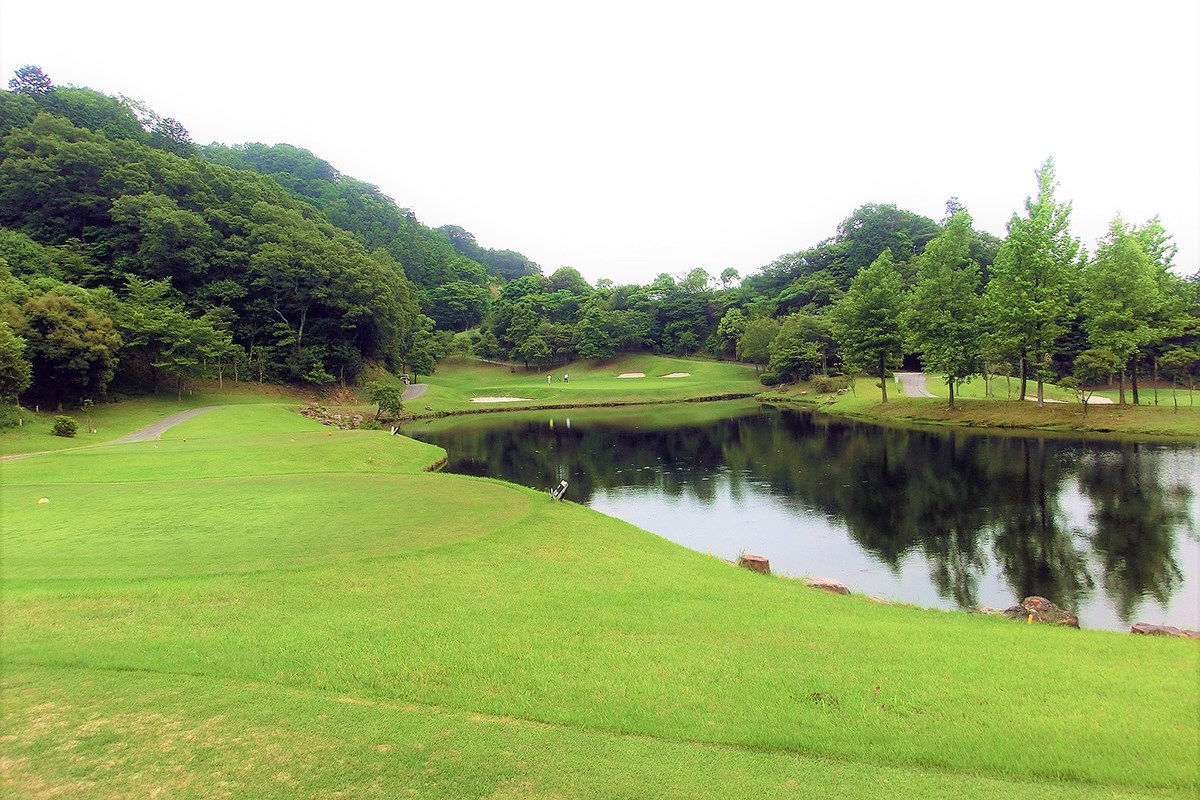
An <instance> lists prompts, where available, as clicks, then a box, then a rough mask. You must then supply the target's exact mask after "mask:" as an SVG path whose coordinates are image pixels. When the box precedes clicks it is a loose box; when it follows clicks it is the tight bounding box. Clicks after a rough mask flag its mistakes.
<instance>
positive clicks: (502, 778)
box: [0, 374, 1200, 798]
mask: <svg viewBox="0 0 1200 800" xmlns="http://www.w3.org/2000/svg"><path fill="white" fill-rule="evenodd" d="M572 382H574V374H573V375H572ZM441 455H442V453H441V451H440V450H439V449H438V448H435V447H432V446H429V445H424V444H420V443H417V442H414V441H412V440H409V439H405V438H404V437H392V436H389V435H387V434H386V433H382V432H342V431H331V430H329V429H327V428H323V427H320V426H318V425H317V424H316V423H313V422H311V421H309V420H305V419H303V418H301V417H299V416H297V415H294V414H290V413H288V412H287V411H286V410H285V409H283V408H279V407H271V406H245V405H243V406H235V407H230V408H223V409H220V410H218V411H214V412H210V413H209V414H207V415H204V416H201V417H197V418H196V419H194V420H191V421H189V422H187V423H184V424H183V425H181V426H179V427H178V428H176V429H173V430H172V431H171V432H169V433H168V434H167V435H166V436H165V437H164V438H163V439H162V440H161V441H158V442H146V443H134V444H125V445H113V446H108V447H104V448H88V449H83V450H74V451H68V452H60V453H52V454H48V455H41V456H36V457H32V458H29V459H25V460H22V461H15V462H8V463H5V464H3V465H2V466H0V468H2V469H3V470H4V472H3V478H4V480H3V485H2V486H0V503H2V505H0V507H2V508H3V509H4V525H3V532H2V534H0V535H2V537H3V538H2V544H3V553H4V559H3V561H0V580H2V581H3V595H2V597H3V625H4V628H3V633H4V637H3V642H4V645H3V662H2V666H3V676H2V680H3V692H4V698H5V702H4V704H3V715H4V719H3V727H4V731H5V735H4V737H3V738H2V739H0V753H2V755H3V758H4V764H5V769H4V771H3V778H2V780H3V781H4V784H3V786H4V789H5V793H6V795H7V796H14V797H26V796H39V795H41V796H49V795H53V794H55V793H57V794H62V795H70V796H73V797H113V796H142V795H148V794H151V793H152V792H154V791H162V790H164V789H165V790H166V791H167V792H168V793H169V794H171V795H172V796H174V797H210V796H220V795H231V796H257V797H295V796H314V797H326V796H328V797H332V796H358V797H373V796H377V797H394V796H403V795H405V794H415V795H419V796H424V797H447V798H450V797H453V798H459V797H491V798H505V797H531V796H532V797H566V796H570V797H596V798H616V797H644V796H648V795H653V796H662V797H702V796H704V797H709V796H721V797H794V796H796V795H797V793H798V792H803V793H804V794H805V795H808V794H829V795H833V796H842V797H872V798H876V797H880V798H908V797H912V796H914V795H917V796H923V797H960V796H973V797H974V796H978V797H994V798H1013V797H1029V798H1042V797H1045V796H1054V797H1068V798H1071V797H1080V798H1083V797H1097V796H1104V797H1114V796H1119V797H1192V796H1194V795H1195V793H1196V791H1197V790H1198V789H1200V764H1198V763H1197V756H1196V753H1197V752H1200V731H1198V728H1200V726H1198V724H1197V721H1196V715H1195V709H1196V708H1197V707H1200V682H1198V681H1197V680H1196V678H1197V664H1198V663H1200V661H1198V659H1197V649H1196V643H1195V642H1190V641H1181V640H1165V639H1145V638H1140V637H1131V636H1128V635H1120V634H1113V633H1106V632H1098V631H1074V630H1056V629H1049V628H1043V627H1038V626H1027V625H1020V624H1014V623H1011V622H1008V621H1007V620H998V619H992V618H976V617H971V616H968V615H963V614H946V613H940V612H930V611H922V610H919V609H912V608H901V607H895V608H891V607H881V606H876V605H873V604H871V603H868V602H865V601H863V600H860V599H858V598H854V597H850V598H846V597H835V596H829V595H825V594H823V593H820V592H817V591H815V590H811V589H808V588H807V587H804V586H803V585H800V584H799V583H798V582H795V581H789V580H785V579H779V578H764V577H762V576H758V575H754V574H751V573H749V572H746V571H743V570H739V569H736V568H733V567H731V566H729V565H727V564H725V563H723V562H721V561H719V560H716V559H712V558H709V557H706V556H704V555H702V554H699V553H694V552H692V551H690V550H687V549H686V548H683V547H680V546H677V545H674V544H672V543H670V542H667V541H665V540H663V539H659V538H658V537H655V536H652V535H650V534H647V533H645V532H644V531H641V530H639V529H637V528H634V527H633V526H631V525H628V524H626V523H623V522H620V521H618V520H614V519H610V518H608V517H604V516H602V515H600V514H597V513H594V512H592V511H590V510H588V509H585V508H582V507H579V506H575V505H573V504H571V503H553V502H551V501H549V499H548V498H546V497H545V495H543V494H539V493H537V492H533V491H530V490H526V489H523V488H521V487H516V486H511V485H507V484H503V483H500V482H496V481H491V480H485V479H473V478H467V477H461V476H453V475H440V474H427V473H422V472H421V469H422V467H424V466H426V465H427V464H429V463H431V462H433V461H435V460H437V459H438V458H440V457H441ZM40 497H46V498H48V499H49V500H50V502H49V503H48V504H38V503H37V499H38V498H40Z"/></svg>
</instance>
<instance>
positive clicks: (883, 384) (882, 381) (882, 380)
mask: <svg viewBox="0 0 1200 800" xmlns="http://www.w3.org/2000/svg"><path fill="white" fill-rule="evenodd" d="M886 373H887V366H886V364H885V363H884V360H883V356H880V357H879V388H880V389H882V390H883V402H884V403H886V402H887V374H886Z"/></svg>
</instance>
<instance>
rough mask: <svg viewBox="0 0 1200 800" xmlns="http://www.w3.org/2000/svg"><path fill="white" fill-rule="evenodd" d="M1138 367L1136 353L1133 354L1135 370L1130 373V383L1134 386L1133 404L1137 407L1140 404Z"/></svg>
mask: <svg viewBox="0 0 1200 800" xmlns="http://www.w3.org/2000/svg"><path fill="white" fill-rule="evenodd" d="M1138 366H1139V365H1138V357H1137V353H1134V354H1133V369H1132V370H1130V373H1129V383H1130V384H1131V385H1132V386H1133V404H1134V405H1135V406H1136V405H1137V404H1138V382H1137V375H1138Z"/></svg>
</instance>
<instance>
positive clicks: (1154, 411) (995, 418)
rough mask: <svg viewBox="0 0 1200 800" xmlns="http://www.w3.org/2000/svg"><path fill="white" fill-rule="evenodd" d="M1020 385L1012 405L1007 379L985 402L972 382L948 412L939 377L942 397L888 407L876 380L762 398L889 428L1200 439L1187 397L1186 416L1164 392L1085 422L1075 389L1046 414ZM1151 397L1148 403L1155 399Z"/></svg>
mask: <svg viewBox="0 0 1200 800" xmlns="http://www.w3.org/2000/svg"><path fill="white" fill-rule="evenodd" d="M1016 384H1017V382H1016V380H1013V381H1012V385H1013V392H1012V398H1014V399H1008V398H1007V397H1006V394H1007V393H1006V384H1005V380H1004V378H997V379H994V381H993V387H992V388H993V393H994V394H995V395H996V397H993V398H988V397H985V396H984V389H983V381H982V380H975V381H971V382H969V383H967V384H965V385H964V386H963V387H962V392H961V394H960V393H959V392H957V391H956V392H955V407H954V408H953V409H952V408H949V406H948V402H947V390H946V386H945V383H944V382H943V381H941V380H939V379H938V377H937V376H930V378H929V382H928V388H929V390H930V391H931V392H932V393H934V394H935V395H940V396H938V397H906V396H904V395H903V394H902V392H901V390H900V387H898V386H897V385H896V384H895V383H889V384H888V402H887V403H882V402H881V397H880V391H879V385H878V381H877V380H876V379H874V378H859V379H858V380H857V381H856V383H855V387H854V391H853V392H852V393H847V394H844V395H836V394H834V395H830V394H817V393H816V392H814V391H813V389H812V387H811V385H810V384H807V383H802V384H795V385H792V386H788V387H772V388H771V389H768V390H766V391H764V392H762V393H761V394H759V395H758V397H759V399H761V400H764V401H773V402H790V403H800V404H804V405H807V406H810V407H812V408H814V409H817V410H820V411H822V412H826V413H831V414H840V415H842V416H847V417H854V418H858V419H865V420H872V421H877V422H885V423H910V424H922V425H952V426H957V427H964V428H997V429H1014V430H1031V431H1058V432H1072V433H1081V434H1118V435H1125V436H1139V437H1145V436H1151V437H1170V438H1184V439H1200V407H1194V406H1190V405H1188V404H1187V403H1188V398H1187V397H1186V395H1184V396H1181V397H1180V398H1179V399H1180V405H1179V407H1178V409H1176V407H1175V406H1174V404H1173V403H1172V402H1171V397H1170V395H1169V394H1167V393H1165V392H1162V391H1160V393H1159V405H1157V406H1155V405H1148V404H1143V405H1138V406H1134V405H1117V404H1115V403H1114V404H1111V405H1101V404H1097V403H1089V405H1088V408H1087V415H1086V416H1085V415H1084V413H1083V406H1082V405H1081V404H1080V402H1079V398H1078V396H1077V395H1076V394H1074V393H1073V392H1071V391H1070V390H1067V389H1063V388H1061V387H1058V386H1053V385H1049V384H1047V386H1046V390H1045V395H1046V398H1047V399H1048V400H1053V401H1055V402H1048V403H1046V404H1045V405H1044V406H1042V407H1041V408H1039V407H1038V405H1037V403H1035V402H1032V401H1029V400H1024V401H1022V400H1017V399H1015V398H1016V397H1017V393H1016ZM1109 395H1112V396H1111V397H1109ZM1143 395H1144V396H1143V401H1145V400H1147V399H1148V398H1149V396H1150V395H1148V394H1145V393H1143ZM1097 396H1100V397H1106V398H1108V399H1115V397H1116V395H1115V393H1113V392H1098V393H1097Z"/></svg>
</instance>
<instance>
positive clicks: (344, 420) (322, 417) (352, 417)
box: [300, 403, 363, 431]
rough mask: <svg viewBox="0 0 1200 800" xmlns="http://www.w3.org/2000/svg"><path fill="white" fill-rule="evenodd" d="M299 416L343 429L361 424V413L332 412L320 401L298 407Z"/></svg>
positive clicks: (349, 428) (346, 429)
mask: <svg viewBox="0 0 1200 800" xmlns="http://www.w3.org/2000/svg"><path fill="white" fill-rule="evenodd" d="M300 416H302V417H308V418H309V419H315V420H316V421H317V422H320V423H321V424H322V425H332V426H333V427H335V428H340V429H341V430H344V431H350V430H356V429H358V428H359V427H361V426H362V424H363V417H362V415H361V414H334V413H332V412H330V410H329V409H328V408H325V406H323V405H321V404H320V403H311V404H309V405H308V406H305V407H304V408H302V409H300Z"/></svg>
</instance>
